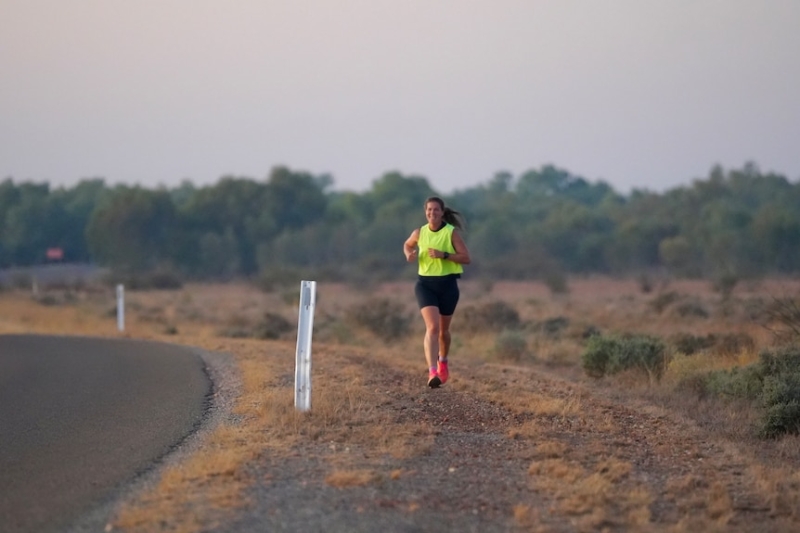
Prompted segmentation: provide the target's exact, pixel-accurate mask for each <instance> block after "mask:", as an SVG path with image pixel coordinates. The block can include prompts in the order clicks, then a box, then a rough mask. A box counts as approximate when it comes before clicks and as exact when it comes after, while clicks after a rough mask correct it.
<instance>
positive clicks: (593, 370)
mask: <svg viewBox="0 0 800 533" xmlns="http://www.w3.org/2000/svg"><path fill="white" fill-rule="evenodd" d="M581 359H582V362H583V369H584V371H585V372H586V374H588V375H589V376H591V377H595V378H600V377H603V376H604V375H607V374H616V373H618V372H621V371H623V370H628V369H639V370H644V371H645V372H647V374H648V375H650V376H655V377H656V378H659V377H661V374H662V373H663V371H664V367H665V365H666V346H665V345H664V343H663V341H661V339H658V338H656V337H651V336H648V335H628V336H602V335H596V336H594V337H590V338H589V341H588V342H587V344H586V350H585V351H584V352H583V355H582V356H581Z"/></svg>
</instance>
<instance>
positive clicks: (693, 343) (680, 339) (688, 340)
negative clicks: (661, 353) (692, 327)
mask: <svg viewBox="0 0 800 533" xmlns="http://www.w3.org/2000/svg"><path fill="white" fill-rule="evenodd" d="M716 341H717V339H716V338H715V337H714V335H703V336H700V335H692V334H691V333H678V334H677V335H675V336H673V337H672V339H670V342H671V343H672V345H673V346H674V347H675V350H677V351H678V352H680V353H682V354H684V355H694V354H695V353H697V352H701V351H703V350H707V349H708V348H711V347H712V346H714V343H715V342H716Z"/></svg>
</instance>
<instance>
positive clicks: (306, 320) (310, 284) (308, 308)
mask: <svg viewBox="0 0 800 533" xmlns="http://www.w3.org/2000/svg"><path fill="white" fill-rule="evenodd" d="M316 293H317V282H316V281H301V282H300V312H299V314H298V317H297V354H296V362H295V368H294V407H295V409H297V410H298V411H308V410H309V409H311V335H312V333H313V330H314V305H315V303H316Z"/></svg>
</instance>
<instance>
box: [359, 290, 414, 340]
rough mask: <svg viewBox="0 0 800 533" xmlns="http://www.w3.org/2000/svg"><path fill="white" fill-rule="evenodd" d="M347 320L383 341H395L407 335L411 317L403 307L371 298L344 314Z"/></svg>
mask: <svg viewBox="0 0 800 533" xmlns="http://www.w3.org/2000/svg"><path fill="white" fill-rule="evenodd" d="M346 316H347V319H348V320H349V321H351V322H352V323H354V324H355V325H357V326H361V327H364V328H366V329H368V330H369V331H371V332H372V333H374V334H375V335H378V336H379V337H383V338H385V339H397V338H399V337H402V336H403V335H406V334H408V332H409V330H410V326H411V317H410V316H409V314H408V313H407V312H405V311H404V310H403V306H402V305H400V304H399V303H398V302H395V301H394V300H390V299H388V298H373V299H371V300H368V301H366V302H363V303H359V304H357V305H355V306H353V307H351V308H350V309H348V310H347V312H346Z"/></svg>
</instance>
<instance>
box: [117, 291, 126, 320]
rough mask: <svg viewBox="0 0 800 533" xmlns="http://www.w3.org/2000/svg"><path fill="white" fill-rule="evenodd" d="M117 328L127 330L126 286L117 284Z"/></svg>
mask: <svg viewBox="0 0 800 533" xmlns="http://www.w3.org/2000/svg"><path fill="white" fill-rule="evenodd" d="M117 329H118V330H119V331H125V287H124V286H122V285H117Z"/></svg>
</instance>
